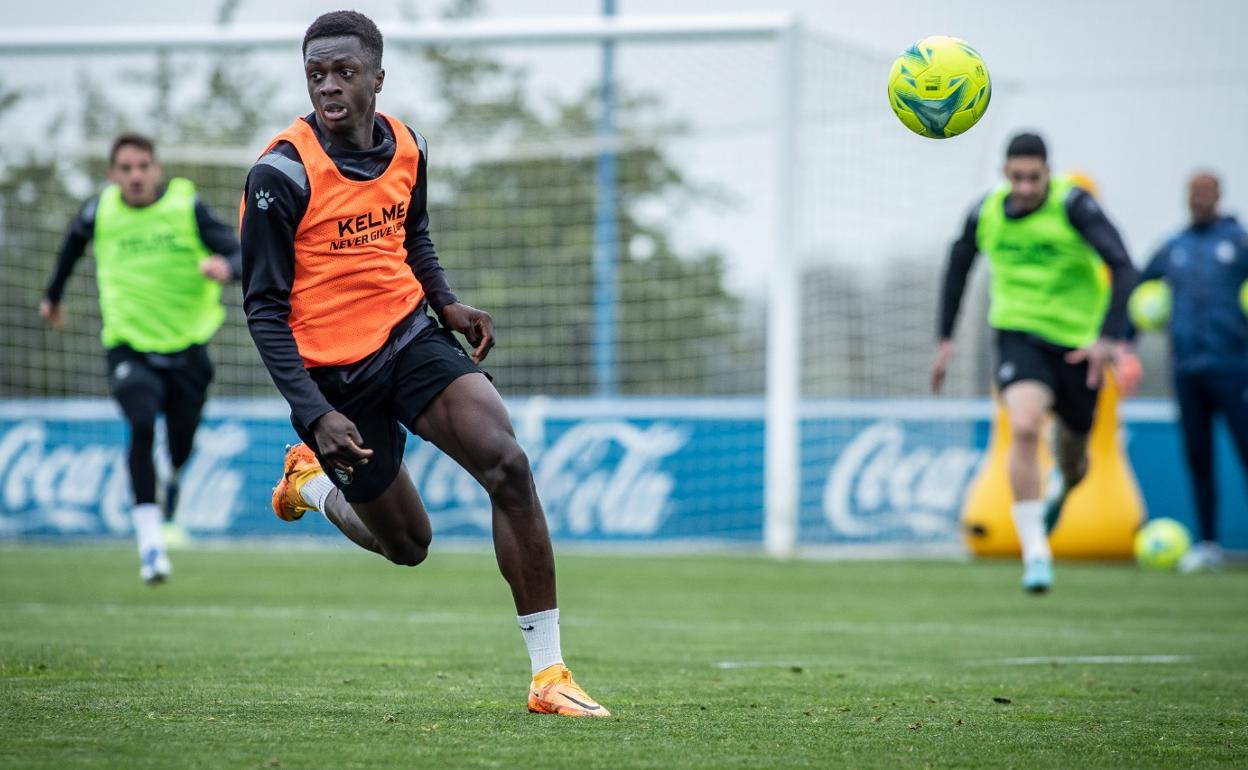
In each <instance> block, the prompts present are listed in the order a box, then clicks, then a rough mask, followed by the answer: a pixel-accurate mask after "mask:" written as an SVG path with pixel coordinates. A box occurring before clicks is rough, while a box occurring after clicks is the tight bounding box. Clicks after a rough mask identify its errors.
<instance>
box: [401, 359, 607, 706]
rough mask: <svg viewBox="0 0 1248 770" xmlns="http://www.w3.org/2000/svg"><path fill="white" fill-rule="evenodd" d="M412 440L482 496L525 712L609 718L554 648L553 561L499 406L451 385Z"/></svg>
mask: <svg viewBox="0 0 1248 770" xmlns="http://www.w3.org/2000/svg"><path fill="white" fill-rule="evenodd" d="M415 427H416V433H417V434H419V435H420V436H421V437H422V438H424V439H425V440H427V441H430V442H432V443H433V444H434V445H436V446H437V447H438V448H439V449H441V450H442V451H443V452H445V453H446V454H447V455H449V456H450V457H451V458H453V459H454V460H455V461H456V462H458V463H459V464H460V465H461V466H463V467H464V468H465V469H466V470H467V471H468V472H469V473H471V474H472V476H473V478H475V479H476V480H477V481H478V482H479V483H480V484H481V486H482V487H483V488H484V489H485V491H486V492H487V493H488V494H489V496H490V504H491V507H492V509H493V530H494V553H495V555H496V556H497V558H498V567H499V570H500V571H501V572H502V573H503V577H504V578H506V580H507V583H508V585H509V586H510V587H511V594H512V599H513V600H514V601H515V605H516V614H517V617H516V621H517V623H518V624H519V626H520V633H521V634H522V635H523V637H524V642H525V646H526V647H527V648H528V651H529V663H530V667H531V670H532V674H533V680H532V682H531V684H530V685H529V702H528V706H529V711H532V712H534V713H540V714H559V715H562V716H597V717H605V716H610V712H609V711H607V709H605V708H603V707H602V706H601V705H599V704H598V703H597V702H595V701H594V699H593V698H591V697H589V695H588V694H586V692H585V691H584V690H583V689H581V688H580V686H578V685H577V683H576V681H575V680H574V679H573V678H572V672H571V671H569V670H568V668H567V666H566V665H564V661H563V653H562V650H561V648H560V642H559V610H558V608H557V602H556V591H555V558H554V551H553V549H552V548H551V544H550V533H549V532H548V531H547V529H546V514H545V513H544V512H543V511H542V504H541V502H540V501H539V500H538V497H537V489H536V488H535V487H534V485H533V473H532V471H531V470H530V468H529V460H528V458H527V457H526V456H525V454H524V450H523V449H521V448H520V445H519V443H517V442H516V437H515V433H514V432H513V431H512V427H511V420H510V418H509V417H508V416H507V409H506V407H504V406H503V401H502V398H500V397H499V395H498V391H496V390H495V389H494V386H493V385H492V384H490V381H489V380H488V379H486V377H485V376H484V375H482V374H480V373H472V374H466V375H463V376H461V377H459V378H458V379H456V380H454V381H453V382H452V383H451V384H450V385H448V386H447V387H446V389H445V390H443V391H442V392H441V393H440V394H439V395H438V396H437V397H436V398H435V399H434V400H433V401H431V402H430V403H429V406H428V407H426V408H425V410H424V411H423V412H421V414H420V416H419V417H418V418H417V419H416V421H415Z"/></svg>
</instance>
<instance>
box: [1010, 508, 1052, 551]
mask: <svg viewBox="0 0 1248 770" xmlns="http://www.w3.org/2000/svg"><path fill="white" fill-rule="evenodd" d="M1013 513H1014V528H1015V529H1016V530H1017V531H1018V540H1019V542H1020V543H1022V545H1023V562H1024V563H1027V562H1030V561H1032V560H1034V559H1041V560H1048V559H1052V558H1053V553H1052V552H1051V551H1050V550H1049V537H1048V535H1047V534H1045V531H1044V501H1043V500H1018V501H1017V502H1015V503H1014V509H1013Z"/></svg>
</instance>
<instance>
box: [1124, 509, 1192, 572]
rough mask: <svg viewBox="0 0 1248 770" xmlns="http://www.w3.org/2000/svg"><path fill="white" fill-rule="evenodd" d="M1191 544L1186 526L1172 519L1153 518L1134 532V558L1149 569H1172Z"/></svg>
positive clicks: (1190, 537)
mask: <svg viewBox="0 0 1248 770" xmlns="http://www.w3.org/2000/svg"><path fill="white" fill-rule="evenodd" d="M1191 545H1192V536H1191V535H1190V534H1188V532H1187V527H1185V526H1183V525H1182V524H1180V523H1179V522H1177V521H1175V520H1174V519H1153V520H1152V521H1150V522H1148V523H1147V524H1145V525H1144V526H1143V527H1141V528H1140V531H1139V532H1137V533H1135V560H1136V561H1137V562H1139V565H1140V566H1141V567H1147V568H1149V569H1173V568H1174V566H1175V565H1176V564H1178V563H1179V559H1182V558H1183V554H1185V553H1187V549H1188V548H1190V547H1191Z"/></svg>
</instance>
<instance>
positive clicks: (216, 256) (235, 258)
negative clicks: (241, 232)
mask: <svg viewBox="0 0 1248 770" xmlns="http://www.w3.org/2000/svg"><path fill="white" fill-rule="evenodd" d="M195 225H196V227H198V228H199V240H200V241H202V242H203V244H204V245H205V246H207V247H208V248H209V249H211V250H212V255H211V256H209V257H206V258H205V259H204V260H203V261H201V262H200V263H199V272H200V273H202V274H203V276H204V277H205V278H211V279H212V280H214V281H216V282H217V283H226V282H228V281H230V280H233V279H235V278H237V277H238V276H239V274H240V273H242V271H243V249H242V246H241V245H240V244H239V242H238V236H237V235H236V234H235V233H234V228H233V227H230V226H229V225H227V224H226V223H225V222H222V221H221V220H220V219H217V217H216V215H215V214H213V213H212V209H209V208H208V207H207V206H206V205H205V204H204V202H203V201H201V200H200V199H199V198H196V199H195Z"/></svg>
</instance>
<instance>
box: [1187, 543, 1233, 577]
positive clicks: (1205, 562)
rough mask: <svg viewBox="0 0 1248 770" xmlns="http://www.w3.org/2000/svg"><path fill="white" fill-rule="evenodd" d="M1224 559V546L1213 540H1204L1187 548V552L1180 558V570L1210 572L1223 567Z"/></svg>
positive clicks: (1188, 572)
mask: <svg viewBox="0 0 1248 770" xmlns="http://www.w3.org/2000/svg"><path fill="white" fill-rule="evenodd" d="M1223 561H1224V558H1223V556H1222V546H1220V545H1218V544H1217V543H1216V542H1214V541H1212V540H1202V541H1200V542H1199V543H1197V544H1195V545H1193V546H1192V547H1191V548H1189V549H1187V553H1185V554H1183V558H1182V559H1179V572H1182V573H1184V574H1190V573H1192V572H1210V571H1212V570H1216V569H1221V568H1222V563H1223Z"/></svg>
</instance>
